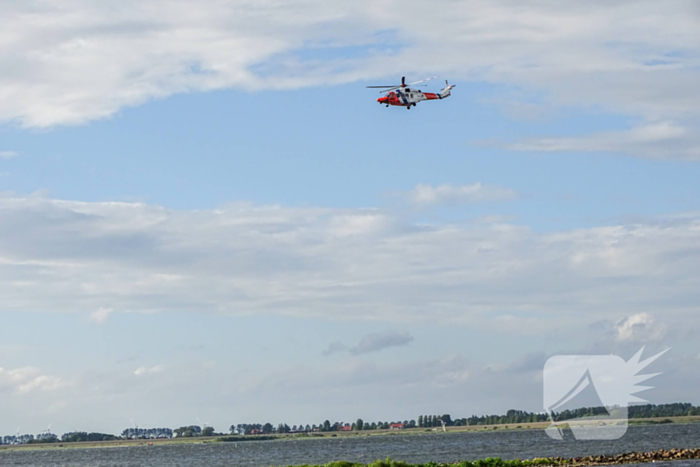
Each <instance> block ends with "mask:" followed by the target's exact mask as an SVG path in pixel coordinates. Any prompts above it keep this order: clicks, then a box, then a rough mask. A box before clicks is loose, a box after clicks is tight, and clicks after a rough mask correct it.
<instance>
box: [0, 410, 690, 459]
mask: <svg viewBox="0 0 700 467" xmlns="http://www.w3.org/2000/svg"><path fill="white" fill-rule="evenodd" d="M666 423H669V424H689V423H700V416H684V417H656V418H639V419H630V420H629V425H630V426H639V425H657V424H666ZM549 425H550V423H549V422H533V423H510V424H498V425H472V426H450V427H446V430H445V431H446V432H445V433H444V434H450V433H464V432H473V433H484V432H486V433H493V432H505V431H519V430H544V429H545V428H547V427H548V426H549ZM423 434H443V430H442V428H406V429H402V430H363V431H347V432H314V433H296V434H271V435H216V436H210V437H201V436H200V437H192V438H167V439H120V440H113V441H79V442H56V443H35V444H20V445H0V453H2V452H3V451H25V450H54V449H88V448H117V447H129V446H151V445H152V446H167V445H180V444H205V443H206V444H209V443H223V442H227V441H228V442H256V441H257V442H270V441H292V440H304V439H324V438H348V437H351V438H352V437H368V436H395V435H423Z"/></svg>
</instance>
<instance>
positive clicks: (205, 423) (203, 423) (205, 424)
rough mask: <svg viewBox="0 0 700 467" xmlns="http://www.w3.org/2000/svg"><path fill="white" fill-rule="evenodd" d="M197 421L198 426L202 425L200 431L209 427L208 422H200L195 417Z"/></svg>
mask: <svg viewBox="0 0 700 467" xmlns="http://www.w3.org/2000/svg"><path fill="white" fill-rule="evenodd" d="M197 421H198V422H199V424H200V425H202V431H204V429H205V428H206V427H208V426H210V425H209V422H203V421H201V420H200V419H199V417H197Z"/></svg>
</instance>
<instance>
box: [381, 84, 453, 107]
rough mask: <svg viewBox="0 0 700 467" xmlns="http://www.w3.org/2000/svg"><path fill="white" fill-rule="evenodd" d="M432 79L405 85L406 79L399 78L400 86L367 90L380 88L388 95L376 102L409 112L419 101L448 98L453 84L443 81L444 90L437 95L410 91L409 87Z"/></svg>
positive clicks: (414, 90) (416, 90)
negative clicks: (404, 108) (403, 108)
mask: <svg viewBox="0 0 700 467" xmlns="http://www.w3.org/2000/svg"><path fill="white" fill-rule="evenodd" d="M431 79H435V78H434V77H433V78H428V79H422V80H420V81H416V82H415V83H409V84H406V77H405V76H404V77H403V78H401V84H399V85H392V86H367V87H368V88H382V89H383V90H382V91H379V92H381V93H388V94H387V95H386V96H384V97H380V98H379V99H377V102H379V103H380V104H384V105H386V106H387V107H389V106H390V105H398V106H400V107H406V109H407V110H411V106H414V107H415V105H416V104H417V103H419V102H420V101H432V100H435V99H444V98H446V97H450V90H452V88H454V87H455V85H454V84H449V83H448V82H447V80H445V86H446V87H445V88H443V89H441V90H440V93H439V94H435V93H432V92H423V91H420V90H418V89H411V88H409V86H414V85H416V84H419V83H424V82H425V81H430V80H431Z"/></svg>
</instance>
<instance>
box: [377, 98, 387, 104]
mask: <svg viewBox="0 0 700 467" xmlns="http://www.w3.org/2000/svg"><path fill="white" fill-rule="evenodd" d="M387 99H389V98H388V97H380V98H379V99H377V102H379V103H380V104H385V103H386V101H387Z"/></svg>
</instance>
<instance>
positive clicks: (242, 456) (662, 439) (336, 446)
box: [0, 424, 700, 467]
mask: <svg viewBox="0 0 700 467" xmlns="http://www.w3.org/2000/svg"><path fill="white" fill-rule="evenodd" d="M691 447H692V448H694V447H700V424H691V425H680V424H668V425H647V426H631V427H630V428H629V430H628V432H627V434H626V435H625V436H624V437H623V438H622V439H619V440H614V441H575V440H564V441H554V440H552V439H550V438H549V437H547V435H546V434H545V433H544V432H543V431H541V430H522V431H519V430H514V431H496V432H488V433H487V432H475V433H448V434H442V433H439V434H424V435H392V436H372V437H338V438H316V439H313V438H312V439H297V440H280V441H248V442H242V443H235V444H234V443H215V444H180V445H170V446H130V447H120V448H91V449H60V448H57V449H49V450H45V451H21V450H20V451H0V466H2V467H10V466H23V467H137V466H138V467H195V466H196V467H267V466H275V465H276V466H286V465H299V464H324V463H327V462H330V461H333V460H348V461H354V462H363V463H367V462H372V461H375V460H377V459H385V458H386V457H391V458H392V459H396V460H405V461H407V462H413V463H424V462H428V461H436V462H452V461H457V460H475V459H481V458H485V457H496V456H497V457H501V458H504V459H515V458H533V457H551V456H562V457H577V456H584V455H590V454H595V455H599V454H620V453H623V452H629V451H652V450H655V449H661V448H663V449H670V448H691ZM665 464H666V463H657V464H654V465H655V466H656V465H665ZM672 465H673V467H700V461H677V462H673V463H672Z"/></svg>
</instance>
